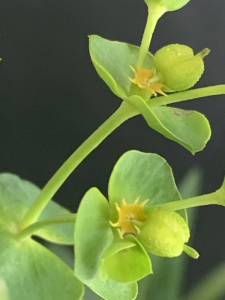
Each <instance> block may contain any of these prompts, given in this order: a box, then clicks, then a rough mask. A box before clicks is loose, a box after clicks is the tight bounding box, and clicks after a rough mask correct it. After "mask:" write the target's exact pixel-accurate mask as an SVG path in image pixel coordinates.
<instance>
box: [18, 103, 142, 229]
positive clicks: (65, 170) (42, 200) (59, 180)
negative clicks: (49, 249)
mask: <svg viewBox="0 0 225 300" xmlns="http://www.w3.org/2000/svg"><path fill="white" fill-rule="evenodd" d="M137 114H138V112H137V111H136V110H134V108H133V107H132V106H130V105H129V104H127V103H125V102H123V103H122V104H121V106H120V107H119V108H118V109H117V110H116V111H115V113H114V114H112V115H111V116H110V117H109V119H108V120H106V121H105V122H104V123H103V124H102V125H101V126H100V127H99V128H98V129H97V130H96V131H95V132H94V133H93V134H92V135H91V136H90V137H89V138H88V139H87V140H86V141H85V142H84V143H83V144H82V145H81V146H80V147H79V148H78V149H77V150H76V151H75V152H74V153H73V154H72V155H71V156H70V157H69V158H68V159H67V160H66V161H65V163H64V164H63V165H62V166H61V167H60V168H59V169H58V171H57V172H56V173H55V174H54V176H53V177H52V178H51V179H50V180H49V181H48V183H47V184H46V185H45V187H44V188H43V190H42V191H41V193H40V195H39V196H38V197H37V199H36V200H35V202H34V203H33V205H32V206H31V207H30V209H29V210H28V212H27V213H26V215H25V217H24V219H23V220H22V222H21V224H20V229H21V230H22V229H24V228H26V227H27V226H29V225H30V224H32V223H34V222H36V221H37V219H38V217H39V216H40V214H41V213H42V211H43V210H44V208H45V207H46V205H47V204H48V202H49V201H50V200H51V198H52V197H53V195H54V194H55V193H56V192H57V190H58V189H59V188H60V187H61V185H62V184H63V183H64V181H65V180H66V179H67V178H68V177H69V175H70V174H71V173H72V172H73V171H74V170H75V168H76V167H77V166H78V165H79V164H80V163H81V162H82V161H83V160H84V159H85V157H86V156H88V154H90V153H91V152H92V151H93V150H94V149H95V148H96V147H97V146H98V145H99V144H100V143H101V142H102V141H103V140H104V139H105V138H106V137H107V136H108V135H109V134H110V133H112V132H113V131H114V130H115V129H116V128H117V127H119V126H120V125H121V124H122V123H123V122H125V121H126V120H128V119H129V118H131V117H133V116H135V115H137Z"/></svg>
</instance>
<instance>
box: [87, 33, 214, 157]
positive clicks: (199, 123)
mask: <svg viewBox="0 0 225 300" xmlns="http://www.w3.org/2000/svg"><path fill="white" fill-rule="evenodd" d="M89 47H90V54H91V59H92V62H93V64H94V66H95V68H96V71H97V72H98V74H99V76H100V77H101V78H102V79H103V80H104V81H105V83H106V84H107V85H108V86H109V88H110V89H111V90H112V92H113V93H114V94H115V95H116V96H118V97H119V98H121V99H122V100H124V101H126V102H127V103H129V104H130V105H132V107H133V108H134V109H135V110H136V112H137V114H142V116H143V117H144V118H145V120H146V122H147V123H148V125H149V126H150V127H151V128H153V129H154V130H156V131H158V132H159V133H161V134H163V135H164V136H165V137H167V138H168V139H170V140H173V141H175V142H177V143H179V144H180V145H182V146H183V147H185V148H186V149H188V150H189V151H190V152H191V153H193V154H194V153H196V152H198V151H201V150H202V149H203V148H204V147H205V145H206V143H207V141H208V140H209V138H210V135H211V130H210V126H209V123H208V120H207V119H206V118H205V116H204V115H202V114H200V113H198V112H196V111H185V110H180V109H177V108H171V107H166V106H159V105H157V103H156V104H155V101H154V106H153V105H151V99H150V97H151V93H150V92H149V91H148V90H145V89H143V88H140V87H138V86H137V85H136V84H132V82H131V81H130V79H129V78H133V77H134V72H133V71H132V69H131V68H130V66H132V67H133V68H136V65H137V61H138V54H139V47H137V46H133V45H130V44H127V43H121V42H117V41H109V40H106V39H103V38H101V37H100V36H97V35H92V36H90V46H89ZM153 62H154V59H153V56H152V55H151V54H150V53H148V55H147V57H146V60H145V65H144V66H143V68H145V69H148V70H151V69H154V65H153ZM160 98H161V97H160Z"/></svg>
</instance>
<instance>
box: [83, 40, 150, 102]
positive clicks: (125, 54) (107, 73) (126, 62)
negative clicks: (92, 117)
mask: <svg viewBox="0 0 225 300" xmlns="http://www.w3.org/2000/svg"><path fill="white" fill-rule="evenodd" d="M89 41H90V46H89V49H90V55H91V59H92V62H93V64H94V66H95V69H96V71H97V72H98V74H99V76H100V77H101V78H102V79H103V80H104V81H105V83H106V84H107V85H108V86H109V88H110V89H111V90H112V92H113V93H114V94H115V95H116V96H118V97H120V98H122V99H124V100H126V99H127V98H128V96H129V94H130V89H131V87H132V83H131V81H130V80H129V77H131V78H134V73H133V71H132V70H131V68H130V66H132V67H133V68H136V66H137V60H138V54H139V47H137V46H133V45H130V44H127V43H122V42H117V41H109V40H107V39H104V38H102V37H100V36H97V35H91V36H90V37H89ZM152 58H153V56H152V55H151V54H150V53H149V54H148V56H147V58H146V61H145V66H144V67H145V68H147V69H153V64H152ZM133 92H134V91H132V93H133ZM136 93H137V94H140V93H143V91H142V90H141V89H140V88H138V89H136ZM145 93H146V91H145ZM147 94H148V95H150V93H149V92H147Z"/></svg>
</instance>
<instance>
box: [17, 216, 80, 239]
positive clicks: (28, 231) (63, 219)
mask: <svg viewBox="0 0 225 300" xmlns="http://www.w3.org/2000/svg"><path fill="white" fill-rule="evenodd" d="M75 220H76V214H66V215H61V216H56V217H52V218H48V219H45V220H42V221H39V222H36V223H33V224H31V225H29V226H27V227H26V228H25V229H23V230H22V231H20V232H19V233H17V235H16V238H17V240H19V241H24V240H26V239H28V238H29V237H31V236H32V235H33V234H34V233H35V232H36V231H38V230H40V229H42V228H45V227H48V226H51V225H59V224H65V223H74V222H75Z"/></svg>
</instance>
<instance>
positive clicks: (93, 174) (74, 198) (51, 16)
mask: <svg viewBox="0 0 225 300" xmlns="http://www.w3.org/2000/svg"><path fill="white" fill-rule="evenodd" d="M224 10H225V2H224V0H214V1H212V0H191V1H190V3H189V4H188V5H187V6H185V7H184V8H183V9H181V10H179V11H176V12H171V13H166V14H165V15H164V16H163V18H162V19H161V20H160V21H159V23H158V26H157V28H156V31H155V34H154V37H153V41H152V44H151V51H152V52H153V53H154V52H156V51H157V49H159V48H161V47H162V46H165V45H167V44H171V43H180V44H187V45H189V46H190V47H192V48H193V49H194V51H195V53H197V52H199V51H201V50H202V49H203V48H205V47H208V48H210V49H211V53H210V55H209V56H208V57H206V58H205V66H206V71H205V73H204V75H203V77H202V79H201V81H200V82H199V83H198V84H197V85H196V86H198V87H204V86H208V85H216V84H222V83H225V75H224V74H225V59H224V58H225V37H224V28H225V18H224ZM146 16H147V9H146V5H145V3H144V1H142V0H104V1H103V0H94V1H93V0H54V1H53V0H18V1H17V0H0V32H1V38H0V44H1V48H0V57H2V59H3V60H2V62H1V63H0V69H1V75H0V76H1V78H0V94H1V95H0V171H1V172H11V173H16V174H18V175H19V176H21V177H23V178H25V179H29V180H30V181H32V182H34V183H36V184H37V185H38V186H39V187H43V186H44V184H45V183H46V182H47V180H48V179H49V178H50V177H51V176H52V175H53V173H54V172H55V171H56V170H57V168H58V167H59V166H60V165H61V164H62V163H63V162H64V160H65V159H66V158H67V157H68V156H69V155H70V154H72V152H73V151H74V150H75V149H76V148H77V147H78V146H79V145H80V144H81V143H82V142H83V141H84V140H85V139H86V138H87V137H88V136H89V135H90V134H91V133H92V132H93V131H94V130H95V129H96V128H97V127H98V126H100V125H101V124H102V123H103V122H104V121H105V120H106V119H107V118H108V117H109V116H110V115H111V114H112V113H113V112H114V111H115V110H116V109H117V107H118V106H119V104H120V99H118V98H117V97H116V96H114V95H113V94H112V93H111V92H110V90H109V89H108V87H107V86H106V85H105V84H104V82H103V81H102V80H101V79H100V78H99V77H98V76H97V74H96V72H95V70H94V68H93V66H92V63H91V61H90V58H89V53H88V38H87V36H88V35H89V34H93V33H94V34H99V35H101V36H103V37H105V38H108V39H112V40H120V41H127V42H129V43H132V44H136V45H140V41H141V36H142V32H143V29H144V26H145V21H146ZM224 100H225V96H217V97H208V98H205V99H199V100H194V101H189V102H186V103H182V104H177V106H179V107H182V108H187V109H194V110H198V111H200V112H202V113H204V114H205V115H206V116H207V118H208V119H209V121H210V123H211V127H212V138H211V140H210V141H209V143H208V145H207V147H206V149H205V150H204V151H203V152H201V153H197V154H196V155H195V156H192V155H191V154H190V153H189V152H188V151H187V150H185V149H183V148H182V147H181V146H179V145H178V144H176V143H174V142H172V141H169V140H166V139H165V138H164V137H163V136H161V135H159V134H158V133H157V132H154V131H153V130H152V129H150V128H149V127H148V126H147V124H146V123H145V121H144V119H143V118H142V117H140V116H138V117H135V118H133V119H132V120H129V121H128V122H127V123H125V124H123V125H122V126H121V127H120V128H119V129H117V130H116V131H115V132H114V133H113V134H112V135H111V136H110V137H109V138H107V139H106V140H105V141H104V142H103V143H102V144H101V145H100V147H99V148H98V149H97V150H95V151H94V152H93V153H92V154H91V155H90V156H89V157H88V158H87V159H86V160H85V161H84V162H83V163H82V164H81V165H80V166H79V167H78V168H77V169H76V171H75V172H74V173H73V174H72V175H71V176H70V178H69V179H68V180H67V182H66V183H65V184H64V185H63V187H62V188H61V189H60V191H59V192H58V193H57V194H56V196H55V200H56V201H57V202H59V203H61V204H63V205H64V206H66V207H67V208H69V209H71V210H72V211H75V209H76V208H77V205H78V203H79V201H80V200H81V198H82V196H83V194H84V193H85V192H86V191H87V190H88V189H89V188H90V187H92V186H97V187H98V188H99V189H100V190H101V191H102V192H103V193H104V194H105V195H106V194H107V182H108V178H109V174H110V172H111V170H112V167H113V165H114V164H115V162H116V161H117V159H118V158H119V156H120V155H121V154H122V153H124V152H125V151H127V150H130V149H137V150H141V151H144V152H156V153H158V154H160V155H162V156H163V157H164V158H166V159H167V161H168V162H169V164H170V165H171V166H172V168H173V170H174V174H175V178H176V180H177V181H179V180H180V179H181V178H182V176H183V175H184V174H185V173H186V172H187V170H188V169H189V168H190V167H191V166H193V165H196V164H197V165H199V166H200V167H202V168H203V170H204V186H203V192H204V193H209V192H213V191H215V190H216V189H217V188H219V186H220V185H221V183H222V179H223V175H224V173H225V172H224V170H225V153H224V152H225V118H224V114H225V101H224ZM194 246H195V248H196V249H198V250H200V254H201V256H200V258H199V260H198V261H191V264H190V269H189V273H188V274H189V275H188V277H189V285H192V284H193V283H194V282H196V280H197V279H199V278H200V277H201V276H202V275H204V274H207V272H208V270H209V269H210V268H211V267H213V266H214V265H215V264H216V263H219V262H220V261H221V260H222V259H225V256H224V249H225V209H223V208H221V207H204V208H201V209H200V211H199V214H198V222H197V231H196V236H195V244H194Z"/></svg>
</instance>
